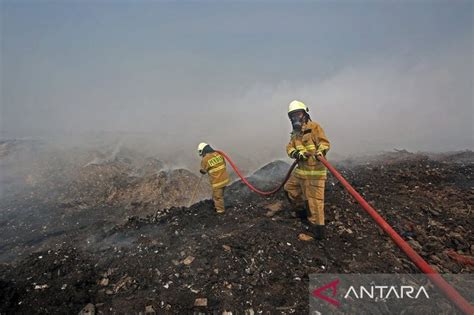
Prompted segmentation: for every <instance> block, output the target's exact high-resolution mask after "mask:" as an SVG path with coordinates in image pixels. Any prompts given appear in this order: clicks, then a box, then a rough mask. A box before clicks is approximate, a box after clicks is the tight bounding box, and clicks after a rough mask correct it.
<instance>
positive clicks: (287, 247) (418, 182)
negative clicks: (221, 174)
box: [0, 153, 474, 314]
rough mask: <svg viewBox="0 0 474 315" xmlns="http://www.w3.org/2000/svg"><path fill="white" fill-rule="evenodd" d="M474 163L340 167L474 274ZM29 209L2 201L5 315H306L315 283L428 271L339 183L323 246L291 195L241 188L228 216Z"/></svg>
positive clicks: (432, 250)
mask: <svg viewBox="0 0 474 315" xmlns="http://www.w3.org/2000/svg"><path fill="white" fill-rule="evenodd" d="M397 155H399V154H395V155H394V156H397ZM466 160H467V161H466ZM473 162H474V156H473V154H472V153H471V154H470V159H467V158H466V156H465V154H464V155H463V156H462V161H450V160H449V159H438V160H436V159H433V158H430V157H428V156H424V155H413V156H411V155H409V156H408V157H403V158H391V157H390V156H384V157H383V159H382V160H381V159H374V160H371V161H370V162H365V163H362V164H360V163H355V162H352V163H350V164H343V163H340V164H339V165H336V167H337V168H338V169H339V170H340V171H341V173H342V174H343V176H345V177H346V179H347V180H348V181H349V182H350V183H352V184H353V185H354V187H355V188H356V189H357V190H358V191H359V192H360V193H361V194H362V195H363V196H364V197H365V198H366V199H367V200H368V201H369V203H370V204H371V205H372V206H374V207H375V208H376V209H378V210H379V212H380V214H381V215H382V216H383V217H384V218H385V219H386V220H387V221H388V222H389V223H390V224H391V225H392V226H393V227H394V229H395V230H396V231H397V232H398V233H400V234H401V235H402V236H403V237H404V238H405V239H406V240H408V241H409V243H410V244H411V245H412V247H413V248H414V249H415V250H416V251H417V252H418V253H419V254H420V255H421V256H422V257H423V258H425V259H426V260H427V261H428V262H429V263H430V264H431V265H432V266H433V267H434V268H435V269H437V270H438V271H439V272H443V273H444V272H446V273H472V272H473V271H474V267H473V266H471V265H469V264H464V263H460V262H458V261H456V260H454V259H453V258H451V257H450V256H449V255H448V254H447V253H448V252H449V251H450V250H452V251H454V252H456V253H458V254H461V255H464V256H473V255H474V252H473V251H474V246H473V244H474V237H473V234H472V230H473V226H474V220H473V219H474V214H473V212H472V204H473V200H474V178H473V175H474V172H473V170H474V164H473ZM288 167H289V165H287V164H286V163H284V162H278V161H277V162H273V163H271V164H269V165H267V166H265V167H264V168H262V169H260V170H259V171H258V172H256V173H255V174H254V176H253V177H252V181H253V182H254V183H255V184H256V185H258V186H259V187H260V188H264V189H265V188H271V187H273V186H275V185H276V184H277V183H278V182H279V180H281V178H282V177H283V176H284V173H285V171H286V170H287V169H288ZM22 200H23V201H21V202H20V201H18V200H9V201H8V200H4V202H3V203H2V212H1V225H2V229H3V227H5V229H4V231H3V232H2V235H1V236H2V238H3V239H4V241H3V243H1V244H3V246H2V247H1V248H0V250H1V251H3V253H2V255H3V257H4V261H6V263H4V264H3V265H1V266H0V274H1V278H0V296H2V298H1V302H0V312H1V313H61V314H74V313H76V314H77V313H79V312H80V311H81V309H82V308H83V307H84V306H85V305H86V304H88V303H92V304H93V305H94V306H95V310H96V312H98V313H117V314H122V313H127V314H130V313H131V314H133V313H136V314H138V313H139V312H141V313H142V314H145V311H146V310H148V313H153V311H155V312H157V313H165V312H169V313H179V314H188V313H197V312H205V313H218V314H221V313H222V312H223V311H225V310H227V311H232V312H233V314H244V312H246V314H253V313H262V312H263V313H267V311H269V312H271V313H272V314H273V313H285V314H289V313H295V314H303V313H308V305H309V303H308V281H309V280H308V275H309V274H311V273H418V272H419V270H418V269H417V267H416V266H415V265H414V264H413V263H412V262H411V261H410V260H409V259H408V258H407V257H406V256H405V254H404V253H403V252H401V251H400V250H399V249H398V247H396V245H394V243H393V242H392V241H391V240H390V238H389V237H388V236H387V235H385V234H384V232H382V230H381V229H380V228H378V227H377V225H376V224H375V223H374V221H373V220H372V219H371V218H370V217H369V216H368V215H367V214H366V213H365V212H364V211H363V210H362V208H360V207H359V206H358V204H357V203H356V202H355V201H354V200H353V199H352V198H351V197H350V196H349V195H348V193H346V191H345V190H344V189H343V187H342V186H341V185H340V184H339V183H337V182H336V181H335V179H334V177H332V176H330V178H329V179H328V182H327V186H326V208H325V209H326V219H327V230H326V239H325V240H322V241H315V240H312V241H302V240H299V238H298V235H299V234H300V233H306V234H308V235H310V233H309V232H307V229H306V224H305V222H302V221H301V220H299V219H297V218H295V215H294V213H292V212H291V211H290V210H289V209H290V207H289V204H288V202H287V200H286V198H285V196H284V194H283V192H280V193H278V194H276V195H275V196H273V197H269V198H262V197H259V196H257V195H255V194H253V193H250V192H249V190H248V189H247V188H246V187H244V186H243V185H242V183H240V182H237V183H234V184H233V185H231V186H230V187H228V189H227V190H226V204H227V210H226V213H225V214H224V215H217V214H215V213H214V211H213V205H212V202H211V201H210V200H205V201H201V202H199V203H196V204H194V205H192V206H191V207H190V208H185V207H179V208H174V207H172V208H170V209H166V210H160V211H156V213H154V214H149V215H143V216H142V215H136V216H130V212H127V211H126V209H122V208H110V207H100V206H97V207H93V208H84V209H80V208H74V207H72V208H71V207H68V208H67V212H65V210H64V208H60V207H58V208H57V209H55V208H54V207H45V205H42V204H32V203H30V202H29V201H28V200H25V199H22ZM137 207H140V205H137ZM12 209H15V211H13V210H12ZM18 209H23V210H22V211H19V210H18ZM59 213H61V216H58V214H59ZM127 215H128V217H127ZM45 218H47V219H45ZM44 222H47V224H45V223H44ZM76 223H77V224H76ZM21 224H23V226H22V227H17V226H18V225H21ZM44 225H45V226H46V227H45V228H44V227H43V226H44ZM13 227H15V228H13ZM16 229H18V230H19V231H23V232H22V233H19V234H21V235H17V234H15V233H14V231H15V230H16ZM27 230H29V231H30V232H29V233H25V232H24V231H27ZM5 251H8V252H11V255H8V253H5ZM5 257H7V258H8V259H7V258H5ZM197 298H206V299H207V306H194V305H195V301H196V299H197Z"/></svg>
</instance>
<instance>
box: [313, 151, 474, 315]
mask: <svg viewBox="0 0 474 315" xmlns="http://www.w3.org/2000/svg"><path fill="white" fill-rule="evenodd" d="M319 160H320V161H321V162H322V163H323V164H324V166H326V167H327V168H328V169H329V171H331V173H332V174H333V175H334V176H335V177H336V178H337V179H338V180H339V181H340V182H341V184H342V185H343V186H344V187H345V188H346V189H347V191H348V192H349V193H350V194H351V195H352V196H353V197H354V198H355V199H356V200H357V202H358V203H359V204H360V205H361V206H362V208H364V210H365V211H367V213H368V214H369V215H370V216H371V217H372V218H373V219H374V220H375V222H377V224H378V225H379V226H380V227H381V228H382V229H383V230H384V231H385V232H386V233H387V234H388V235H389V236H390V237H391V238H392V240H393V241H394V242H395V244H397V245H398V247H400V249H401V250H403V251H404V252H405V254H407V256H408V257H409V258H410V259H411V261H413V263H414V264H415V265H416V266H417V267H418V268H420V270H421V271H423V272H424V273H425V274H426V275H427V276H428V278H430V279H431V281H433V283H434V284H435V285H436V286H437V287H438V288H439V289H441V291H443V293H444V294H445V295H446V296H447V297H448V298H449V299H450V300H451V301H452V302H453V303H454V304H455V305H456V306H457V307H458V308H459V309H460V310H461V311H463V312H464V313H465V314H468V315H473V314H474V307H472V306H471V305H470V304H469V302H468V301H466V299H464V298H463V297H462V296H461V294H459V292H458V291H456V289H455V288H453V287H452V286H451V285H450V284H449V283H448V282H446V280H444V279H443V277H441V275H440V274H439V273H437V272H436V271H435V270H434V269H433V268H431V267H430V265H429V264H428V263H427V262H426V261H425V260H424V259H423V258H422V257H421V256H420V255H418V254H417V253H416V252H415V250H414V249H413V248H411V247H410V245H408V243H407V242H405V240H404V239H403V238H402V237H401V236H400V235H398V233H397V232H395V230H394V229H393V228H392V227H391V226H390V225H389V224H388V223H387V221H385V220H384V219H383V218H382V217H381V216H380V215H379V214H378V213H377V211H375V209H374V208H372V207H371V206H370V205H369V204H368V203H367V201H365V200H364V198H362V196H361V195H360V194H359V193H358V192H357V191H356V190H355V189H354V188H353V187H352V186H351V185H350V184H349V183H348V182H347V181H346V180H345V179H344V177H342V175H341V174H339V172H338V171H337V170H336V169H335V168H334V167H333V166H332V165H331V164H329V162H328V161H327V160H326V159H325V158H323V157H319Z"/></svg>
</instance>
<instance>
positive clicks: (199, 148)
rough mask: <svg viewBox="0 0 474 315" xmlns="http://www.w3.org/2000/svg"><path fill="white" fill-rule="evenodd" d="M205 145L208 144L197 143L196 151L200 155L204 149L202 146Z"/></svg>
mask: <svg viewBox="0 0 474 315" xmlns="http://www.w3.org/2000/svg"><path fill="white" fill-rule="evenodd" d="M207 146H208V144H207V143H205V142H201V143H199V145H198V153H199V155H202V150H204V148H205V147H207Z"/></svg>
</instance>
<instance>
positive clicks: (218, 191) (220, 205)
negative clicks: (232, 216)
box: [212, 187, 225, 213]
mask: <svg viewBox="0 0 474 315" xmlns="http://www.w3.org/2000/svg"><path fill="white" fill-rule="evenodd" d="M224 189H225V187H222V188H213V189H212V199H213V200H214V207H215V208H216V212H217V213H224V211H225V208H224Z"/></svg>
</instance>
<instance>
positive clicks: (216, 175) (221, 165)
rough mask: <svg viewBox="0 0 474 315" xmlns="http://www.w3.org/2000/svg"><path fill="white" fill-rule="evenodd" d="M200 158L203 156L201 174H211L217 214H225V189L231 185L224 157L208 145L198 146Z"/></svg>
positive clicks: (201, 144)
mask: <svg viewBox="0 0 474 315" xmlns="http://www.w3.org/2000/svg"><path fill="white" fill-rule="evenodd" d="M198 153H199V156H202V161H201V169H200V170H199V171H200V172H201V174H206V173H208V174H209V180H210V182H211V186H212V199H214V206H215V208H216V212H217V213H224V211H225V208H224V188H225V186H227V184H228V183H229V174H228V173H227V171H226V168H225V161H224V157H223V156H222V155H220V154H219V153H217V152H216V151H214V149H213V148H211V146H210V145H209V144H207V143H204V142H202V143H200V144H199V146H198Z"/></svg>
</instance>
